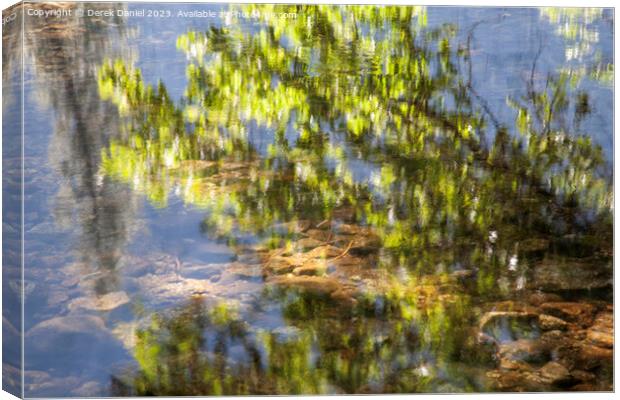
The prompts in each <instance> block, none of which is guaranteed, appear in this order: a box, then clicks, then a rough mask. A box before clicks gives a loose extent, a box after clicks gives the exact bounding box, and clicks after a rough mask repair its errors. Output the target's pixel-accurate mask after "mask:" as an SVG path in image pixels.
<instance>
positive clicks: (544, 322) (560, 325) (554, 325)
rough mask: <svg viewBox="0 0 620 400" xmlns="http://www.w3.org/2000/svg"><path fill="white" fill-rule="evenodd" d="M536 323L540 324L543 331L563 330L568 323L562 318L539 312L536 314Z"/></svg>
mask: <svg viewBox="0 0 620 400" xmlns="http://www.w3.org/2000/svg"><path fill="white" fill-rule="evenodd" d="M538 324H539V325H540V329H542V330H544V331H552V330H565V329H566V327H567V326H568V323H566V321H564V320H563V319H560V318H557V317H553V316H551V315H547V314H540V315H539V316H538Z"/></svg>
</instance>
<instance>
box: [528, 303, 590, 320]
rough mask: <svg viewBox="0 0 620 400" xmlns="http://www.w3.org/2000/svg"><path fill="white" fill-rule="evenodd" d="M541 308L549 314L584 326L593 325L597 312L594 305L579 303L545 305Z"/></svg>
mask: <svg viewBox="0 0 620 400" xmlns="http://www.w3.org/2000/svg"><path fill="white" fill-rule="evenodd" d="M540 308H541V309H542V310H544V312H545V313H547V314H550V315H552V316H554V317H557V318H561V319H563V320H566V321H569V322H574V323H577V324H580V325H582V326H588V325H590V324H591V323H592V314H593V313H594V310H595V308H594V306H593V305H592V304H589V303H577V302H551V303H544V304H541V305H540Z"/></svg>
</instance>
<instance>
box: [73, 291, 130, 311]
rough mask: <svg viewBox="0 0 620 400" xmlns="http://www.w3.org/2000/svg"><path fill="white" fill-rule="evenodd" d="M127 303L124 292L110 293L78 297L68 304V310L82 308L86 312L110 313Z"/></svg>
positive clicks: (127, 299) (127, 297)
mask: <svg viewBox="0 0 620 400" xmlns="http://www.w3.org/2000/svg"><path fill="white" fill-rule="evenodd" d="M127 303H129V296H127V293H125V292H112V293H107V294H104V295H101V296H98V295H93V296H92V297H80V298H78V299H75V300H73V301H72V302H71V303H69V309H70V310H74V309H78V308H84V309H86V310H97V311H111V310H114V309H115V308H118V307H120V306H122V305H124V304H127Z"/></svg>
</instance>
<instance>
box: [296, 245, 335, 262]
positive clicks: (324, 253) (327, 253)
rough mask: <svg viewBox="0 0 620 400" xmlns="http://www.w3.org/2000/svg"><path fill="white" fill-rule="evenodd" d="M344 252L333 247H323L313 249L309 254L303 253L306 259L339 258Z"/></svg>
mask: <svg viewBox="0 0 620 400" xmlns="http://www.w3.org/2000/svg"><path fill="white" fill-rule="evenodd" d="M343 251H344V250H342V249H339V248H337V247H334V246H329V245H324V246H319V247H315V248H314V249H312V250H310V251H309V252H307V253H305V254H304V256H306V257H308V258H323V259H326V258H333V257H337V256H339V255H340V254H341V253H342V252H343Z"/></svg>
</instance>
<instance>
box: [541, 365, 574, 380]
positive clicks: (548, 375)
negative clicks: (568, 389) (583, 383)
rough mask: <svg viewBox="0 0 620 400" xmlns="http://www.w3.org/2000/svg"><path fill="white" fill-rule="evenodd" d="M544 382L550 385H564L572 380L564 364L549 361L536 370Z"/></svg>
mask: <svg viewBox="0 0 620 400" xmlns="http://www.w3.org/2000/svg"><path fill="white" fill-rule="evenodd" d="M538 372H539V373H540V376H541V378H542V379H543V381H544V382H546V383H550V384H552V385H565V384H567V383H568V382H571V381H572V380H573V378H572V376H571V374H570V372H569V371H568V369H566V367H565V366H563V365H562V364H560V363H559V362H556V361H550V362H548V363H547V364H545V365H544V366H543V367H542V368H540V369H539V370H538Z"/></svg>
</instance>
